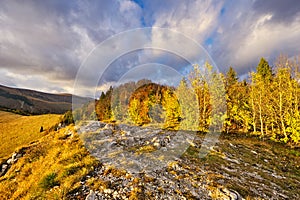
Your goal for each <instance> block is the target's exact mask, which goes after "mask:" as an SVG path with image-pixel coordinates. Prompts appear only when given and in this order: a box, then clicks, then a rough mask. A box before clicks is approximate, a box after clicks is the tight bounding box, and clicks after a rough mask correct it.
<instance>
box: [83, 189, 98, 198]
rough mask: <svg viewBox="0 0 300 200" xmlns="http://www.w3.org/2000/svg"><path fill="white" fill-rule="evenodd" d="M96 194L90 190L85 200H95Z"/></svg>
mask: <svg viewBox="0 0 300 200" xmlns="http://www.w3.org/2000/svg"><path fill="white" fill-rule="evenodd" d="M95 199H96V194H95V192H94V191H93V190H90V193H89V194H88V195H87V196H86V198H85V200H95Z"/></svg>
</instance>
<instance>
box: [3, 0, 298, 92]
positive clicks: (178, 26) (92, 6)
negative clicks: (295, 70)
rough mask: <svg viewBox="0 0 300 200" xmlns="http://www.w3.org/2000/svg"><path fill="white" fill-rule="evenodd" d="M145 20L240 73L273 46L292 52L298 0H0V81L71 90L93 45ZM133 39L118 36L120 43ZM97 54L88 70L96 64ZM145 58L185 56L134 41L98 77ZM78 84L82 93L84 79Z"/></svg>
mask: <svg viewBox="0 0 300 200" xmlns="http://www.w3.org/2000/svg"><path fill="white" fill-rule="evenodd" d="M162 2H163V3H162ZM145 27H148V28H150V29H151V28H165V29H168V30H172V31H176V32H179V33H180V34H183V35H184V36H186V37H187V38H189V39H191V40H193V41H195V42H196V43H198V44H199V45H201V46H202V47H203V48H204V51H205V52H207V53H208V54H209V56H210V57H211V59H212V60H213V61H214V63H215V64H216V66H217V67H218V68H219V70H220V71H222V72H225V71H226V70H228V68H229V66H232V67H233V68H234V69H235V70H236V71H237V72H238V74H239V75H240V76H244V75H245V74H247V73H248V72H250V71H252V70H255V67H256V66H257V64H258V62H259V60H260V58H261V57H265V58H266V59H267V60H268V61H269V62H270V64H271V65H272V64H273V63H274V61H275V60H276V57H278V56H279V55H280V54H285V55H288V56H289V57H293V56H298V55H300V1H299V0H243V1H234V0H211V1H208V0H135V1H131V0H98V1H92V0H91V1H68V0H45V1H37V0H34V1H33V0H28V1H14V0H1V1H0V73H1V79H0V84H2V85H6V86H12V87H21V88H29V89H34V90H39V91H44V92H51V93H66V92H67V93H73V92H74V83H75V80H76V77H77V75H78V71H79V69H80V67H81V66H82V65H84V63H85V61H86V60H87V59H88V58H89V56H90V55H91V52H92V51H93V50H94V49H95V48H102V47H101V44H103V42H105V41H107V40H109V39H110V38H112V37H114V36H115V35H116V34H121V33H123V32H124V31H130V30H134V29H137V28H145ZM154 32H155V31H152V32H150V34H152V35H150V36H149V35H148V36H145V37H149V38H150V39H149V41H150V42H152V44H158V43H162V42H165V41H163V40H166V38H168V37H165V38H163V39H162V38H158V37H157V34H156V35H154ZM169 38H170V37H169ZM167 40H168V39H167ZM171 41H172V40H168V44H170V45H172V43H171ZM134 42H135V38H131V39H126V42H123V43H122V45H129V46H130V45H132V43H134ZM99 46H100V47H99ZM184 51H186V52H188V53H190V54H191V57H192V56H195V55H194V54H195V52H193V51H191V50H190V49H188V48H187V49H184ZM112 53H113V52H112ZM192 54H193V55H192ZM187 57H188V56H187ZM98 62H99V63H98V64H97V66H95V67H94V68H93V69H91V71H94V72H95V71H98V70H100V71H101V69H98V68H101V67H102V68H103V66H102V65H101V61H98ZM147 63H155V65H153V66H154V67H153V69H154V68H155V69H156V68H157V66H163V67H162V68H161V69H166V68H168V67H166V66H175V67H174V68H175V69H178V68H179V66H186V64H187V61H186V60H185V58H182V57H180V55H179V56H178V55H174V54H172V52H171V53H170V52H167V51H162V50H157V49H156V50H155V49H154V50H151V49H150V50H149V49H140V50H136V51H132V52H127V53H126V54H124V55H122V56H120V55H118V56H116V58H115V60H114V61H113V62H112V63H111V65H110V67H109V68H107V69H105V71H104V72H105V77H104V78H102V79H103V80H105V82H107V83H113V82H116V81H118V80H119V79H120V78H122V77H123V78H124V77H125V76H126V73H127V76H128V77H130V75H128V69H130V67H133V66H139V65H143V66H147V67H148V68H151V65H149V64H147ZM97 67H98V68H97ZM134 71H135V72H139V70H134ZM166 71H168V70H166ZM171 71H172V70H171ZM104 72H103V73H104ZM139 73H141V72H139ZM168 73H169V72H168ZM87 75H88V73H87ZM85 79H87V80H88V79H89V77H88V76H86V77H85ZM100 79H101V78H100ZM80 84H82V88H85V89H82V90H80V91H81V95H86V94H87V93H88V92H87V91H88V90H89V89H91V85H89V83H88V81H86V82H85V81H82V82H80Z"/></svg>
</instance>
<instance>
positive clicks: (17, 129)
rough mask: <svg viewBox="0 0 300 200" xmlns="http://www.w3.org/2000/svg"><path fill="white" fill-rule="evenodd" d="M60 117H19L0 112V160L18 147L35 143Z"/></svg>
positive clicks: (51, 115)
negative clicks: (42, 130)
mask: <svg viewBox="0 0 300 200" xmlns="http://www.w3.org/2000/svg"><path fill="white" fill-rule="evenodd" d="M61 116H62V115H55V114H47V115H36V116H21V115H17V114H13V113H8V112H3V111H0V138H1V143H0V160H1V158H5V157H7V156H9V155H11V154H12V153H13V152H14V150H15V149H16V148H18V147H20V146H23V145H26V144H28V143H30V142H32V141H35V140H37V139H39V138H41V137H42V136H44V135H45V134H44V133H40V128H41V126H43V129H44V130H47V129H48V128H50V127H52V126H53V125H55V124H56V123H58V122H59V119H60V117H61Z"/></svg>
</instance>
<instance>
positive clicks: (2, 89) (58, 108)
mask: <svg viewBox="0 0 300 200" xmlns="http://www.w3.org/2000/svg"><path fill="white" fill-rule="evenodd" d="M92 100H93V99H91V98H84V97H79V96H76V103H77V104H84V103H86V102H88V101H92ZM0 109H1V110H7V111H14V112H18V113H21V114H46V113H54V114H62V113H64V112H66V111H68V110H71V109H72V95H71V94H50V93H44V92H39V91H34V90H28V89H19V88H11V87H7V86H3V85H0Z"/></svg>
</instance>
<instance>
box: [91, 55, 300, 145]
mask: <svg viewBox="0 0 300 200" xmlns="http://www.w3.org/2000/svg"><path fill="white" fill-rule="evenodd" d="M299 81H300V71H299V61H298V60H296V59H295V60H289V59H288V58H287V57H286V56H280V57H279V58H278V59H277V61H276V63H275V65H274V66H273V67H271V66H270V65H269V63H268V62H267V61H266V60H265V59H264V58H262V59H261V60H260V62H259V64H258V66H257V67H256V72H251V73H249V79H247V80H242V81H240V80H239V79H238V76H237V73H236V72H235V70H234V69H233V68H232V67H230V68H229V70H228V72H227V73H225V74H222V73H217V72H215V71H214V70H213V68H212V66H211V65H210V64H209V63H206V64H205V65H203V66H199V65H194V67H193V70H192V71H191V72H190V74H189V75H188V76H187V77H186V78H183V79H182V80H181V82H180V84H179V85H178V86H177V87H170V86H165V85H159V84H156V83H152V82H151V81H150V80H140V81H138V82H136V83H135V82H129V83H125V84H122V85H120V86H118V87H115V88H112V87H111V88H110V89H109V90H108V91H107V92H106V93H102V94H101V96H100V98H99V100H97V101H96V108H95V110H96V116H97V118H98V119H99V120H101V121H120V122H127V123H133V124H136V125H145V124H163V127H165V128H172V129H184V130H197V131H204V132H205V131H208V130H215V129H211V127H214V128H216V130H218V127H217V126H219V125H220V123H221V125H222V126H221V129H222V131H224V132H227V133H228V132H245V133H248V132H251V133H254V134H257V135H259V136H262V137H269V138H271V139H273V140H276V141H283V142H292V143H297V144H299V140H300V113H299V100H300V86H299V83H300V82H299ZM219 128H220V127H219Z"/></svg>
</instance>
